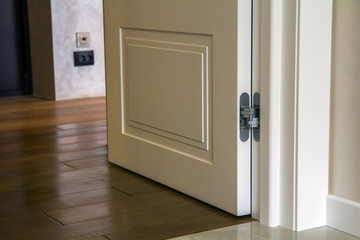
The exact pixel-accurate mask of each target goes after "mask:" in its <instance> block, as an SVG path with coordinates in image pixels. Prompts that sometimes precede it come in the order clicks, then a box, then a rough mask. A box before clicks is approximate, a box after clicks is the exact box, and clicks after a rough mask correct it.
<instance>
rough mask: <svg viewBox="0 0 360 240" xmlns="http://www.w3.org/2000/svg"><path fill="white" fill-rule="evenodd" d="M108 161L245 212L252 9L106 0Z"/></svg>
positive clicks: (197, 0) (217, 3)
mask: <svg viewBox="0 0 360 240" xmlns="http://www.w3.org/2000/svg"><path fill="white" fill-rule="evenodd" d="M104 15H105V48H106V78H107V104H108V106H107V107H108V144H109V160H110V161H111V162H113V163H115V164H117V165H119V166H122V167H124V168H127V169H130V170H132V171H134V172H137V173H139V174H141V175H143V176H146V177H148V178H151V179H153V180H155V181H158V182H160V183H162V184H165V185H167V186H169V187H171V188H174V189H177V190H179V191H181V192H183V193H186V194H188V195H190V196H193V197H195V198H197V199H200V200H202V201H204V202H207V203H209V204H211V205H214V206H216V207H218V208H220V209H223V210H225V211H228V212H230V213H232V214H234V215H245V214H249V213H250V190H251V188H250V177H251V176H250V141H248V142H245V143H244V142H241V141H240V139H239V97H240V94H241V93H242V92H248V93H249V92H250V88H251V87H250V86H251V83H250V81H251V0H105V1H104Z"/></svg>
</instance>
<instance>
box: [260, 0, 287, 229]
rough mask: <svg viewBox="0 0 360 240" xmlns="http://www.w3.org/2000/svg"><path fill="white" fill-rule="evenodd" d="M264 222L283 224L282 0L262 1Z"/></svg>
mask: <svg viewBox="0 0 360 240" xmlns="http://www.w3.org/2000/svg"><path fill="white" fill-rule="evenodd" d="M261 4H262V6H261V104H260V105H261V110H260V111H261V112H260V116H261V120H260V121H261V127H260V136H261V143H260V223H261V224H264V225H267V226H270V227H275V226H278V225H279V208H280V201H279V196H280V175H279V170H280V104H281V70H282V69H281V64H282V63H281V61H282V58H281V54H282V41H281V40H282V37H281V36H282V26H281V24H282V0H269V1H262V2H261Z"/></svg>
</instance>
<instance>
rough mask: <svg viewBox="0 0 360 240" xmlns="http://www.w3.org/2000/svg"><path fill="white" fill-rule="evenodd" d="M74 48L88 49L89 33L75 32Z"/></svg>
mask: <svg viewBox="0 0 360 240" xmlns="http://www.w3.org/2000/svg"><path fill="white" fill-rule="evenodd" d="M76 47H77V48H88V47H90V32H77V33H76Z"/></svg>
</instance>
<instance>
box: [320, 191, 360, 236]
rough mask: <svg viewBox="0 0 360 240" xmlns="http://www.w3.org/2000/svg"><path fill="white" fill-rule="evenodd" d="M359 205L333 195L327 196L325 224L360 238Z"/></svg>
mask: <svg viewBox="0 0 360 240" xmlns="http://www.w3.org/2000/svg"><path fill="white" fill-rule="evenodd" d="M359 223H360V203H357V202H353V201H350V200H347V199H344V198H341V197H337V196H334V195H328V196H327V224H328V225H329V226H330V227H333V228H336V229H338V230H340V231H343V232H346V233H349V234H352V235H355V236H357V237H360V227H359Z"/></svg>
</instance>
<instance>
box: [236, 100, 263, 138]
mask: <svg viewBox="0 0 360 240" xmlns="http://www.w3.org/2000/svg"><path fill="white" fill-rule="evenodd" d="M251 130H252V131H251ZM250 132H252V133H253V137H254V140H255V141H256V142H258V141H260V94H259V93H255V94H254V98H253V106H252V107H251V106H250V97H249V94H247V93H242V94H241V96H240V140H241V141H243V142H246V141H247V140H248V139H249V137H250Z"/></svg>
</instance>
